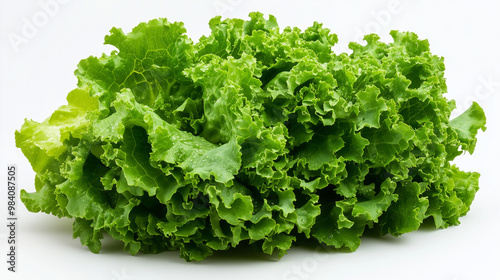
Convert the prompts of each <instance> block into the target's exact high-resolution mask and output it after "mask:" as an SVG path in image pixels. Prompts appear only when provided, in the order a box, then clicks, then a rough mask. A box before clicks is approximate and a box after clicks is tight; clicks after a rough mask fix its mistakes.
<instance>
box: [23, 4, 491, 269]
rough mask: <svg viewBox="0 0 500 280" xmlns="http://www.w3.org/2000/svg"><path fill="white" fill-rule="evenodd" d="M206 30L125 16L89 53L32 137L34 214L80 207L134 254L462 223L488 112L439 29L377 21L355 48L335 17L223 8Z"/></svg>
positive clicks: (272, 249)
mask: <svg viewBox="0 0 500 280" xmlns="http://www.w3.org/2000/svg"><path fill="white" fill-rule="evenodd" d="M210 29H211V30H212V32H211V34H210V35H209V36H207V37H202V38H200V39H199V41H198V42H197V43H193V42H192V41H191V39H190V38H189V37H188V36H187V35H186V30H185V28H184V27H183V24H182V23H179V22H174V23H170V22H168V21H167V20H166V19H156V20H151V21H149V22H147V23H141V24H139V25H138V26H137V27H135V28H134V29H133V30H132V32H130V33H128V34H125V33H124V32H123V31H122V30H121V29H117V28H113V29H112V30H111V33H110V35H108V36H106V38H105V43H106V44H109V45H113V46H115V47H116V49H117V50H116V51H113V52H111V54H109V55H107V54H103V55H102V56H101V57H93V56H91V57H89V58H87V59H84V60H82V61H81V62H80V63H79V64H78V68H77V70H76V71H75V75H76V76H77V78H78V88H77V89H75V90H73V91H71V92H70V93H69V95H68V98H67V100H68V105H65V106H62V107H60V108H59V109H58V110H56V111H55V112H54V113H53V114H52V115H51V116H50V117H49V118H48V119H47V120H45V121H44V122H42V123H38V122H35V121H31V120H27V121H26V122H25V124H24V125H23V126H22V128H21V129H20V130H19V131H17V132H16V143H17V146H18V147H19V148H21V149H22V151H23V153H24V154H25V156H26V157H27V159H28V160H29V161H30V163H31V165H32V167H33V170H34V171H35V172H36V179H35V188H36V191H35V192H32V193H28V192H26V191H25V190H23V191H22V193H21V199H22V201H23V202H24V204H25V205H26V207H27V209H28V210H29V211H32V212H40V211H41V212H45V213H50V214H53V215H56V216H58V217H68V218H72V219H74V237H75V238H79V239H80V241H81V243H82V244H83V245H86V246H88V247H89V249H90V250H91V251H92V252H95V253H97V252H99V250H100V247H101V242H100V240H101V239H102V238H103V234H105V233H106V234H109V235H110V236H111V237H113V238H114V239H117V240H121V241H122V242H123V243H124V248H125V250H127V251H129V252H130V253H131V254H136V253H138V252H143V253H158V252H162V251H165V250H179V251H180V255H181V257H183V258H185V259H186V260H202V259H204V258H206V257H207V256H210V255H211V254H213V252H214V251H219V250H227V249H229V248H231V247H236V246H238V244H242V243H243V244H254V245H256V246H259V247H260V248H261V249H262V251H263V252H265V253H269V254H273V253H276V252H277V253H278V255H279V256H282V255H283V254H285V253H286V251H287V249H289V248H290V247H291V246H292V245H293V244H294V242H296V239H297V237H299V236H304V237H306V238H311V239H315V240H317V241H318V242H320V243H322V244H326V245H329V246H334V247H336V248H340V247H347V248H349V249H350V250H355V249H356V248H357V247H358V246H359V245H360V237H361V236H362V235H363V233H364V232H365V230H367V229H370V231H372V232H377V233H379V234H381V235H384V234H391V235H394V236H398V235H401V234H403V233H407V232H411V231H414V230H417V229H418V228H419V227H420V225H421V224H422V223H423V222H424V221H425V220H432V221H433V222H434V224H435V226H436V227H437V228H446V227H448V226H450V225H457V224H458V223H459V217H461V216H463V215H465V214H466V213H467V212H468V210H469V207H470V205H471V203H472V200H473V199H474V195H475V193H476V191H477V190H478V179H479V174H478V173H475V172H464V171H461V170H459V169H458V168H457V167H456V166H454V165H452V164H451V163H450V162H451V161H452V160H453V159H454V158H455V157H457V156H459V155H461V154H463V153H464V152H469V153H472V152H473V151H474V148H475V145H476V134H477V133H478V130H479V129H481V130H485V123H486V120H485V114H484V112H483V110H482V109H481V107H480V106H479V105H478V104H476V103H473V104H472V106H471V107H470V108H469V109H468V110H467V111H466V112H464V113H463V114H461V115H460V116H458V117H457V118H455V119H453V120H450V114H451V112H452V110H453V109H454V108H455V103H454V101H453V100H447V99H446V98H445V97H444V96H443V93H445V92H446V90H447V89H446V84H445V78H444V75H443V74H444V68H445V67H444V63H443V58H441V57H438V56H435V55H432V54H431V53H430V51H429V43H428V41H427V40H420V39H418V38H417V36H416V35H415V34H413V33H410V32H398V31H393V32H391V36H392V37H393V39H394V42H392V43H383V42H381V41H380V39H379V37H378V36H377V35H375V34H371V35H367V36H365V41H366V44H365V45H360V44H357V43H351V44H349V48H350V49H351V50H352V54H346V53H340V54H336V53H334V52H333V51H332V47H333V46H334V45H335V44H336V43H337V41H338V40H337V36H336V35H335V34H332V33H331V32H330V30H329V29H326V28H324V27H323V26H322V25H321V24H319V23H314V24H313V25H312V26H311V27H309V28H307V29H305V30H300V29H298V28H290V27H287V28H285V29H282V30H280V29H279V27H278V24H277V22H276V19H275V18H274V17H273V16H269V18H268V19H265V18H264V17H263V15H262V14H260V13H251V14H250V20H247V21H244V20H241V19H226V20H221V17H215V18H213V19H212V20H211V21H210Z"/></svg>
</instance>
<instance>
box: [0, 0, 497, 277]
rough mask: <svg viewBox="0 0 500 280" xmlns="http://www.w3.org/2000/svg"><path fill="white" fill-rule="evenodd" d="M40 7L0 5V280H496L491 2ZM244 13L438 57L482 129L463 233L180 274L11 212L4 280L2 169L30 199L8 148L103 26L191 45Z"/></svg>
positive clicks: (165, 261) (304, 251)
mask: <svg viewBox="0 0 500 280" xmlns="http://www.w3.org/2000/svg"><path fill="white" fill-rule="evenodd" d="M53 1H55V0H53ZM53 1H52V2H53ZM48 2H50V1H49V0H40V1H26V0H21V1H19V0H10V1H6V0H0V3H1V4H0V21H1V22H0V42H1V47H0V50H1V53H0V106H1V107H0V149H1V150H0V186H1V187H0V197H1V200H0V220H1V222H0V237H1V239H0V254H1V256H0V260H1V262H0V278H1V279H9V280H10V279H106V280H112V279H115V280H132V279H197V278H202V279H232V278H236V279H366V278H370V279H440V280H466V279H500V272H499V269H498V268H497V267H498V265H499V264H500V234H499V232H500V226H499V222H500V214H499V212H500V211H499V205H500V203H499V199H500V187H499V186H498V177H497V176H498V174H499V173H500V172H499V171H498V159H499V151H498V146H499V144H498V137H499V128H500V118H499V111H500V110H499V106H498V105H499V98H498V94H499V93H500V31H499V30H500V4H499V2H498V1H403V0H401V1H398V0H394V1H391V0H382V1H305V0H299V1H290V0H288V1H275V0H266V1H242V0H215V1H213V0H204V1H201V0H200V1H159V0H158V1H123V0H122V1H97V0H96V1H89V0H86V1H83V0H82V1H67V0H65V1H62V0H61V1H59V2H53V3H56V4H55V5H52V6H50V7H49V9H47V7H45V8H44V5H41V4H40V3H42V4H43V3H48ZM351 2H355V3H351ZM251 11H260V12H262V13H264V14H266V15H267V14H273V15H275V16H276V17H277V19H278V23H279V24H280V26H281V27H282V28H283V27H285V26H298V27H300V28H302V29H304V28H306V27H308V26H310V25H311V24H312V23H313V22H314V21H318V22H322V23H324V25H325V26H326V27H328V28H330V29H331V30H333V32H335V33H337V34H338V36H339V39H340V41H339V45H338V46H337V47H336V49H337V50H339V51H345V50H346V49H347V48H346V46H347V43H348V42H349V41H360V40H361V38H362V34H365V33H372V32H376V33H378V34H379V35H380V36H381V37H382V39H383V40H384V41H386V42H389V41H390V37H389V35H388V33H389V31H390V30H392V29H398V30H405V31H406V30H408V31H413V32H416V33H417V34H418V35H419V37H420V38H426V39H428V40H429V41H430V45H431V50H432V52H433V53H434V54H437V55H439V56H444V57H445V63H446V67H447V70H446V77H447V84H448V91H449V93H448V95H447V96H448V98H453V99H455V100H456V101H457V105H458V108H459V109H458V111H463V110H464V109H465V108H466V107H468V105H470V104H471V102H472V100H475V101H477V102H479V103H480V105H481V106H482V107H483V108H484V110H485V112H486V115H487V118H488V123H487V126H488V130H487V131H486V133H481V134H480V135H479V140H478V145H477V149H476V152H475V153H474V155H473V156H470V155H464V156H462V157H461V159H459V160H457V161H456V162H457V164H458V165H459V166H460V167H461V168H462V169H464V170H474V171H478V172H480V173H481V174H482V176H481V179H480V187H481V189H480V191H479V192H478V193H477V196H476V199H475V201H474V203H473V204H472V209H471V211H470V212H469V214H468V215H467V216H466V217H463V218H462V219H461V222H462V224H461V225H460V226H458V227H451V228H448V229H446V230H431V229H423V230H422V229H421V230H419V231H416V232H413V233H409V234H405V235H403V236H402V237H399V238H394V237H384V238H373V237H367V238H363V239H362V243H361V246H360V247H359V249H358V250H357V251H356V252H354V253H346V252H343V251H335V252H330V253H329V252H324V251H321V252H318V250H316V248H315V246H314V245H311V246H309V247H307V246H306V247H300V248H294V249H292V250H290V251H289V253H288V254H287V255H285V257H283V258H282V259H280V260H277V259H275V258H273V257H268V256H266V255H263V254H258V253H256V252H254V251H252V250H249V249H242V250H233V251H230V252H228V253H222V254H217V255H216V256H214V257H211V258H209V259H207V260H205V261H202V262H196V263H186V262H185V261H184V260H183V259H180V258H179V257H178V252H165V253H162V254H159V255H141V254H139V255H137V256H130V255H128V254H127V253H125V252H123V251H122V249H121V247H120V244H118V243H117V242H113V241H112V240H105V242H104V246H103V250H102V251H101V253H100V254H98V255H95V254H92V253H91V252H90V251H89V250H88V249H87V248H85V247H81V246H80V242H79V241H78V240H73V239H72V229H71V221H70V220H68V219H62V220H59V219H58V218H55V217H53V216H49V215H46V214H40V213H38V214H34V213H30V212H28V211H27V210H26V209H25V208H24V205H22V204H19V208H18V216H19V221H18V223H19V227H18V232H17V236H18V252H17V254H18V267H17V269H18V272H17V273H15V274H14V273H8V272H7V265H6V262H5V261H4V260H5V259H6V254H7V252H6V249H7V242H6V236H7V228H6V226H5V225H4V223H5V224H6V212H7V210H6V199H5V197H6V193H7V190H6V183H5V182H6V178H5V173H6V171H5V170H6V166H7V164H10V163H14V164H17V166H18V169H19V182H20V185H21V187H22V188H24V189H27V190H28V191H33V190H34V186H33V178H34V173H33V171H32V170H31V167H30V166H29V163H28V161H27V160H26V159H25V158H24V156H23V155H22V153H21V151H20V150H19V149H17V148H16V147H15V143H14V131H15V130H16V129H19V128H20V127H21V125H22V123H23V120H24V118H28V119H34V120H36V121H42V120H44V119H45V118H46V117H48V116H49V115H50V114H51V113H52V112H53V111H54V110H55V109H56V108H57V107H59V106H60V105H63V104H65V103H66V101H65V97H66V94H67V93H68V92H69V91H70V90H72V89H73V88H75V87H76V82H77V79H76V78H75V77H74V76H73V71H74V70H75V68H76V65H77V63H78V62H79V60H80V59H83V58H86V57H88V56H90V55H100V54H101V53H103V52H106V53H109V52H110V51H111V50H112V48H111V47H110V46H104V45H103V44H102V43H103V39H104V36H105V35H107V34H108V32H109V30H110V29H111V28H112V27H113V26H116V27H121V28H123V30H124V31H125V32H129V31H130V30H131V28H132V27H134V26H135V25H137V24H138V23H139V22H143V21H148V20H150V19H153V18H158V17H166V18H168V19H169V20H170V21H183V22H184V23H185V26H186V28H187V30H188V35H189V36H190V37H191V38H192V39H193V40H194V41H197V38H199V37H200V36H201V35H207V34H208V33H209V28H208V21H209V19H210V18H212V17H213V16H215V15H217V14H221V15H222V16H223V17H239V18H245V19H246V18H247V15H248V13H249V12H251ZM29 25H33V26H32V27H34V28H31V29H30V28H29V27H27V26H29ZM16 36H17V37H16ZM13 38H16V40H17V41H16V40H14V39H13Z"/></svg>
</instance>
